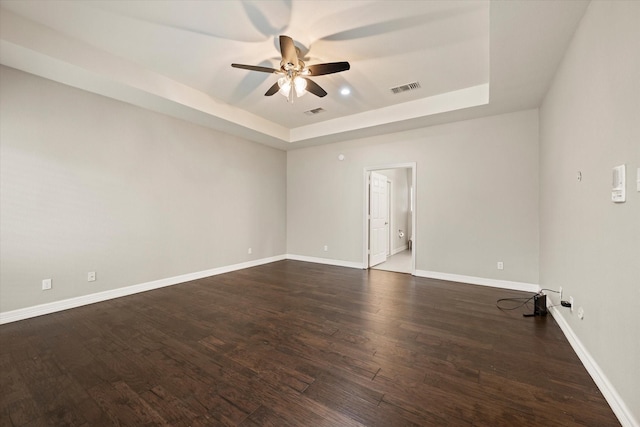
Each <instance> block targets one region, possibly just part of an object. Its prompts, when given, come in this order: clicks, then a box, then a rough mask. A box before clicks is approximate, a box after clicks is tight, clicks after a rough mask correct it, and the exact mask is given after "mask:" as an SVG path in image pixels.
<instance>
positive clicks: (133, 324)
mask: <svg viewBox="0 0 640 427" xmlns="http://www.w3.org/2000/svg"><path fill="white" fill-rule="evenodd" d="M523 295H527V294H523V293H520V292H515V291H505V290H500V289H494V288H487V287H481V286H473V285H464V284H458V283H452V282H445V281H439V280H430V279H424V278H417V277H412V276H410V275H406V274H398V273H391V272H386V271H376V270H369V271H367V270H357V269H349V268H341V267H332V266H324V265H318V264H312V263H304V262H298V261H281V262H276V263H272V264H268V265H263V266H259V267H255V268H251V269H246V270H242V271H237V272H232V273H228V274H223V275H219V276H214V277H210V278H206V279H202V280H198V281H194V282H189V283H185V284H181V285H176V286H172V287H168V288H163V289H159V290H154V291H151V292H145V293H142V294H137V295H133V296H129V297H125V298H120V299H116V300H111V301H106V302H103V303H99V304H93V305H90V306H85V307H80V308H77V309H73V310H67V311H64V312H59V313H55V314H50V315H47V316H41V317H37V318H33V319H28V320H24V321H20V322H16V323H11V324H6V325H3V326H1V327H0V378H1V383H0V385H1V393H2V395H1V397H0V425H2V426H41V425H42V426H44V425H52V426H63V425H69V426H109V425H124V426H142V425H146V426H156V425H158V426H160V425H169V426H216V425H229V426H361V425H365V426H413V425H415V426H510V427H511V426H537V425H545V426H619V425H620V424H619V423H618V421H617V419H616V417H615V416H614V414H613V413H612V411H611V409H610V408H609V406H608V405H607V403H606V402H605V400H604V398H603V397H602V395H601V393H600V392H599V390H598V389H597V388H596V386H595V384H594V383H593V381H592V380H591V378H590V377H589V375H588V374H587V372H586V370H585V369H584V367H583V366H582V365H581V364H580V361H579V360H578V358H577V356H576V355H575V353H574V352H573V350H572V349H571V347H570V345H569V344H568V342H567V340H566V339H565V337H564V336H563V334H562V332H561V331H560V329H559V327H558V325H557V324H556V323H555V321H554V319H553V318H552V317H551V316H547V317H545V318H523V317H522V313H523V312H525V311H528V310H525V309H524V308H523V309H521V310H515V311H510V312H505V311H501V310H499V309H498V308H497V307H496V300H497V299H498V298H503V297H521V296H523ZM531 311H532V310H531Z"/></svg>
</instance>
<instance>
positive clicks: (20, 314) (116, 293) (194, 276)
mask: <svg viewBox="0 0 640 427" xmlns="http://www.w3.org/2000/svg"><path fill="white" fill-rule="evenodd" d="M283 259H285V255H278V256H274V257H269V258H262V259H258V260H254V261H248V262H243V263H239V264H233V265H227V266H224V267H218V268H212V269H210V270H204V271H198V272H195V273H189V274H182V275H180V276H175V277H169V278H166V279H160V280H154V281H151V282H146V283H140V284H138V285H132V286H126V287H124V288H118V289H112V290H108V291H104V292H97V293H94V294H89V295H83V296H79V297H75V298H69V299H65V300H61V301H55V302H51V303H47V304H41V305H36V306H33V307H26V308H21V309H18V310H12V311H6V312H2V313H0V325H2V324H5V323H11V322H17V321H18V320H24V319H29V318H31V317H36V316H42V315H44V314H50V313H55V312H57V311H63V310H68V309H70V308H75V307H80V306H83V305H88V304H94V303H97V302H102V301H107V300H110V299H114V298H120V297H124V296H127V295H133V294H137V293H140V292H146V291H151V290H153V289H159V288H164V287H166V286H172V285H177V284H180V283H184V282H190V281H192V280H198V279H203V278H205V277H210V276H216V275H218V274H223V273H229V272H231V271H236V270H242V269H245V268H250V267H256V266H258V265H262V264H269V263H271V262H275V261H282V260H283Z"/></svg>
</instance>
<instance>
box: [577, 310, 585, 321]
mask: <svg viewBox="0 0 640 427" xmlns="http://www.w3.org/2000/svg"><path fill="white" fill-rule="evenodd" d="M578 319H580V320H582V319H584V308H582V307H580V308H579V309H578Z"/></svg>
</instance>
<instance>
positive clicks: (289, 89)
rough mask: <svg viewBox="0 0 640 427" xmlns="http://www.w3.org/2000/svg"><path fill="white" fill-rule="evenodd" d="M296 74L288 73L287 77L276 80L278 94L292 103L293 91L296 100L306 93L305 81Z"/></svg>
mask: <svg viewBox="0 0 640 427" xmlns="http://www.w3.org/2000/svg"><path fill="white" fill-rule="evenodd" d="M297 74H298V73H296V72H291V71H289V72H288V73H287V75H285V76H283V77H280V78H279V79H278V86H279V87H280V90H279V92H280V94H281V95H283V96H285V97H286V98H287V100H288V101H289V102H293V92H294V91H295V93H296V96H297V97H298V98H300V97H301V96H303V95H304V94H305V93H307V81H306V80H305V79H304V78H302V77H300V76H298V75H297ZM292 83H293V84H292Z"/></svg>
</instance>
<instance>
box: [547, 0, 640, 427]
mask: <svg viewBox="0 0 640 427" xmlns="http://www.w3.org/2000/svg"><path fill="white" fill-rule="evenodd" d="M639 23H640V2H623V1H612V2H592V3H591V4H590V5H589V8H588V9H587V12H586V14H585V16H584V17H583V19H582V22H581V24H580V27H579V28H578V30H577V31H576V34H575V35H574V39H573V41H572V42H571V44H570V46H569V48H568V50H567V52H566V55H565V57H564V60H563V63H562V64H561V66H560V68H559V70H558V72H557V74H556V76H555V80H554V81H553V84H552V86H551V88H550V90H549V92H548V94H547V95H546V97H545V99H544V103H543V105H542V107H541V110H540V125H541V126H540V141H541V156H540V159H541V160H540V166H541V167H540V171H541V175H540V177H541V178H540V180H541V209H540V217H541V218H540V222H541V227H540V235H541V240H540V241H541V244H540V254H541V257H540V280H541V285H542V286H543V287H548V288H558V287H559V286H562V287H563V288H564V289H563V291H564V298H565V299H568V298H569V296H573V297H574V298H575V305H576V308H578V307H582V308H583V309H584V313H585V315H584V320H579V319H578V317H577V311H574V313H573V314H572V313H571V312H570V311H569V310H567V309H559V311H558V313H557V316H560V317H561V318H560V322H561V323H562V322H566V324H567V325H568V326H569V328H570V332H571V333H572V334H574V335H575V336H576V337H577V339H578V340H579V341H580V342H581V344H582V345H583V346H584V348H585V349H586V353H588V355H590V357H591V358H592V361H593V362H595V365H597V366H598V367H599V369H600V370H601V372H603V373H604V376H605V377H606V378H607V379H608V381H610V383H611V384H612V385H613V389H614V390H617V393H619V396H621V397H622V400H623V401H624V402H625V403H626V406H627V409H629V410H631V411H632V413H633V415H634V416H635V425H639V424H638V422H639V421H640V388H639V387H640V363H639V361H640V332H639V331H640V329H639V328H640V193H639V192H637V191H636V183H635V179H636V170H637V168H638V167H640V80H639V78H640V25H638V24H639ZM619 164H626V165H627V174H628V176H627V192H628V193H627V202H626V203H623V204H614V203H612V202H611V181H612V179H611V169H612V168H613V167H614V166H616V165H619ZM578 171H581V172H582V177H583V178H582V181H581V182H578V180H577V179H576V176H577V173H578ZM554 300H556V302H557V298H554ZM612 406H614V410H616V408H615V405H612ZM623 419H624V418H623ZM625 425H633V424H632V423H627V424H625Z"/></svg>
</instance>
